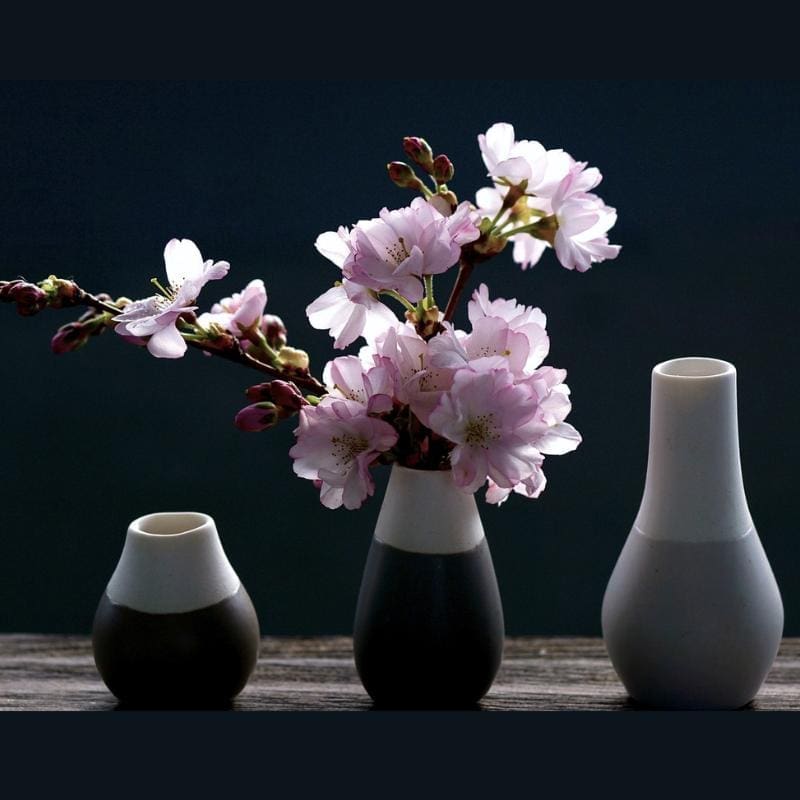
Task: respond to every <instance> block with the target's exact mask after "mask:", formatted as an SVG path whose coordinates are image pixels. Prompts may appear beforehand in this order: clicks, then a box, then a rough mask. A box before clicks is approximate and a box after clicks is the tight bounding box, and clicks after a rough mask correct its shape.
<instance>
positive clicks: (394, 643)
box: [353, 465, 504, 708]
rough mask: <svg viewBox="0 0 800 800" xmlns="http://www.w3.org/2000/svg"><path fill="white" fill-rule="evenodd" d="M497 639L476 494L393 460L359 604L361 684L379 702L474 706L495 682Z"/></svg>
mask: <svg viewBox="0 0 800 800" xmlns="http://www.w3.org/2000/svg"><path fill="white" fill-rule="evenodd" d="M503 639H504V622H503V607H502V603H501V601H500V592H499V590H498V587H497V579H496V577H495V572H494V566H493V564H492V557H491V555H490V553H489V545H488V543H487V541H486V537H485V536H484V532H483V526H482V524H481V519H480V516H479V514H478V508H477V505H476V503H475V498H474V496H473V495H471V494H464V493H463V492H461V491H460V490H459V489H458V488H457V487H456V485H455V484H454V483H453V479H452V475H451V473H450V472H449V471H430V470H415V469H408V468H406V467H401V466H398V465H395V466H393V467H392V474H391V477H390V479H389V484H388V487H387V490H386V495H385V497H384V500H383V504H382V506H381V510H380V515H379V517H378V522H377V525H376V527H375V533H374V537H373V540H372V543H371V546H370V550H369V555H368V556H367V563H366V566H365V568H364V575H363V578H362V583H361V590H360V593H359V597H358V605H357V608H356V617H355V630H354V636H353V646H354V653H355V662H356V668H357V670H358V674H359V676H360V678H361V681H362V683H363V685H364V688H365V689H366V690H367V692H368V693H369V695H370V696H371V697H372V699H373V700H374V701H375V703H376V705H378V706H383V707H393V708H438V707H442V708H444V707H469V706H472V705H474V704H475V703H477V702H478V700H480V699H481V698H482V697H483V696H484V695H485V694H486V692H487V691H488V690H489V688H490V687H491V685H492V682H493V680H494V677H495V675H496V673H497V670H498V668H499V667H500V662H501V660H502V657H503Z"/></svg>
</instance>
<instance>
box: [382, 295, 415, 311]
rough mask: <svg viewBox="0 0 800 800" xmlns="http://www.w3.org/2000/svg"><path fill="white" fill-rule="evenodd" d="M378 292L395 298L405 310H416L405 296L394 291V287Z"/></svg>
mask: <svg viewBox="0 0 800 800" xmlns="http://www.w3.org/2000/svg"><path fill="white" fill-rule="evenodd" d="M378 294H385V295H388V296H389V297H391V298H393V299H395V300H397V302H398V303H402V304H403V307H404V308H405V310H406V311H411V312H414V311H416V308H415V307H414V306H413V305H412V304H411V303H410V302H409V301H408V300H406V298H405V297H403V295H401V294H400V292H396V291H395V290H394V289H381V290H380V291H379V292H378Z"/></svg>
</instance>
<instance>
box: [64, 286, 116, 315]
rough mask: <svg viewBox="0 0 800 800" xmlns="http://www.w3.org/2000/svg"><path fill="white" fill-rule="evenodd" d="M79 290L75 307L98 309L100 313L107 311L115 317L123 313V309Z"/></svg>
mask: <svg viewBox="0 0 800 800" xmlns="http://www.w3.org/2000/svg"><path fill="white" fill-rule="evenodd" d="M77 289H78V297H77V298H76V300H77V302H76V303H75V305H83V306H89V307H90V308H96V309H97V310H98V311H105V312H106V313H108V314H112V315H113V316H115V317H116V316H117V315H118V314H120V313H122V309H121V308H118V307H117V306H115V305H114V304H113V303H107V302H106V301H105V300H101V299H100V298H99V297H95V296H94V295H93V294H89V292H86V291H84V290H83V289H81V288H80V286H78V287H77Z"/></svg>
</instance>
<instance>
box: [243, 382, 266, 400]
mask: <svg viewBox="0 0 800 800" xmlns="http://www.w3.org/2000/svg"><path fill="white" fill-rule="evenodd" d="M270 387H271V381H270V382H268V383H257V384H256V385H255V386H251V387H250V388H249V389H247V390H246V391H245V396H246V397H247V399H248V400H250V401H252V402H253V403H259V402H261V401H262V400H272V389H271V388H270Z"/></svg>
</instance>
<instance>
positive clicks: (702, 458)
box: [602, 358, 783, 709]
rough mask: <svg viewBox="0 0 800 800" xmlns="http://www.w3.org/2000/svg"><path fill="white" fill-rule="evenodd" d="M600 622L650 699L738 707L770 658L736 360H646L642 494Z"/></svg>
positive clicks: (769, 594) (639, 691)
mask: <svg viewBox="0 0 800 800" xmlns="http://www.w3.org/2000/svg"><path fill="white" fill-rule="evenodd" d="M602 626H603V636H604V639H605V644H606V647H607V649H608V654H609V656H610V658H611V661H612V663H613V665H614V668H615V669H616V671H617V674H618V675H619V677H620V679H621V681H622V683H623V684H624V685H625V687H626V689H627V690H628V693H629V694H630V695H631V696H632V697H633V698H634V699H635V700H637V701H639V702H640V703H642V704H644V705H647V706H655V707H666V708H695V709H722V708H738V707H740V706H743V705H745V704H747V703H748V702H749V701H750V700H752V699H753V698H754V697H755V695H756V693H757V692H758V690H759V688H760V686H761V684H762V683H763V681H764V679H765V677H766V675H767V673H768V672H769V670H770V667H771V666H772V663H773V661H774V659H775V655H776V654H777V651H778V647H779V645H780V641H781V635H782V631H783V606H782V604H781V597H780V593H779V591H778V586H777V584H776V582H775V577H774V575H773V573H772V569H771V568H770V565H769V562H768V561H767V557H766V555H765V553H764V549H763V547H762V546H761V541H760V540H759V537H758V534H757V533H756V529H755V527H754V526H753V520H752V519H751V517H750V512H749V510H748V506H747V500H746V497H745V492H744V486H743V482H742V471H741V466H740V460H739V437H738V423H737V401H736V370H735V369H734V367H733V365H732V364H729V363H727V362H725V361H719V360H716V359H711V358H680V359H674V360H672V361H666V362H664V363H662V364H658V365H657V366H656V367H655V368H654V369H653V373H652V384H651V410H650V449H649V457H648V464H647V477H646V481H645V488H644V495H643V498H642V502H641V506H640V508H639V513H638V515H637V517H636V520H635V522H634V525H633V529H632V530H631V532H630V535H629V536H628V539H627V541H626V542H625V546H624V547H623V549H622V553H621V554H620V556H619V560H618V561H617V564H616V566H615V568H614V571H613V574H612V575H611V579H610V580H609V583H608V588H607V589H606V593H605V598H604V600H603V609H602Z"/></svg>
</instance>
